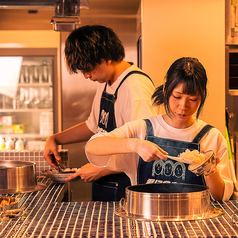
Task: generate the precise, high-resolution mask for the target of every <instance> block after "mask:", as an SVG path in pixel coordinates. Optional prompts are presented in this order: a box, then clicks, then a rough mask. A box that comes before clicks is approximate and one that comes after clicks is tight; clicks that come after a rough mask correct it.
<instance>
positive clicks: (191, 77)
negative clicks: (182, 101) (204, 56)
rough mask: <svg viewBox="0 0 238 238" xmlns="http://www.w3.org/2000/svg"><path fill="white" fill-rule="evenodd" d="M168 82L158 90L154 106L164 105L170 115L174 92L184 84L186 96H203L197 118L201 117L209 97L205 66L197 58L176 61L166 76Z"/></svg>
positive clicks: (153, 97)
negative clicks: (170, 99)
mask: <svg viewBox="0 0 238 238" xmlns="http://www.w3.org/2000/svg"><path fill="white" fill-rule="evenodd" d="M165 79H166V82H165V83H164V84H163V85H161V86H159V87H158V88H156V90H155V92H154V94H153V95H152V99H153V100H154V105H157V106H159V105H161V104H164V107H165V110H166V113H167V115H169V114H170V110H169V105H168V103H169V98H170V96H171V94H172V92H173V90H174V89H175V88H176V87H177V86H178V85H179V84H180V83H184V85H185V87H184V92H183V93H184V94H188V95H196V94H197V93H199V95H200V96H201V103H200V105H199V108H198V111H197V115H196V117H197V118H198V117H199V114H200V113H201V110H202V108H203V106H204V103H205V100H206V97H207V88H206V87H207V74H206V70H205V68H204V67H203V65H202V64H201V63H200V62H199V61H198V59H196V58H191V57H183V58H180V59H178V60H176V61H175V62H174V63H173V64H172V65H171V66H170V68H169V70H168V72H167V74H166V77H165Z"/></svg>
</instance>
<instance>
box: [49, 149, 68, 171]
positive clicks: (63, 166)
mask: <svg viewBox="0 0 238 238" xmlns="http://www.w3.org/2000/svg"><path fill="white" fill-rule="evenodd" d="M50 156H51V158H52V162H53V163H54V164H55V165H56V166H57V167H58V168H57V169H58V171H59V173H63V172H64V170H65V169H66V166H65V165H64V164H63V163H62V162H61V161H60V163H59V164H58V163H57V162H56V158H55V156H54V154H51V155H50Z"/></svg>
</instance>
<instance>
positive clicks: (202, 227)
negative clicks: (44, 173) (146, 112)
mask: <svg viewBox="0 0 238 238" xmlns="http://www.w3.org/2000/svg"><path fill="white" fill-rule="evenodd" d="M38 180H39V182H43V183H46V184H47V185H48V186H47V188H46V189H45V190H42V191H38V192H33V193H27V194H24V195H23V196H22V198H21V201H20V204H21V208H23V209H24V211H25V213H24V214H23V215H22V216H20V217H17V218H11V219H8V220H5V221H4V220H2V221H0V237H123V238H124V237H232V238H233V237H238V225H236V224H234V223H233V222H232V221H231V215H232V214H233V212H234V211H235V210H236V209H238V201H236V200H231V201H229V202H224V203H222V204H221V203H212V206H216V207H218V208H221V209H222V210H223V211H224V214H223V215H221V216H218V217H216V218H212V219H206V220H196V221H184V222H150V221H135V220H130V219H126V218H121V217H118V216H116V215H115V214H114V211H115V210H116V209H118V205H119V204H118V202H80V203H79V202H57V201H59V200H61V198H62V197H61V196H62V194H63V193H64V191H65V186H66V185H64V184H55V183H51V181H49V180H47V179H45V178H39V179H38ZM82 192H83V191H82Z"/></svg>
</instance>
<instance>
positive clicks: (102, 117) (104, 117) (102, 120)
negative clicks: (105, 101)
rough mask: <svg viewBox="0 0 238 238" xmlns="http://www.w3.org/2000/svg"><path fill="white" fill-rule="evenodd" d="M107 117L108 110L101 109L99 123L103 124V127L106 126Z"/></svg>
mask: <svg viewBox="0 0 238 238" xmlns="http://www.w3.org/2000/svg"><path fill="white" fill-rule="evenodd" d="M108 118H109V112H105V111H104V110H102V111H101V115H100V121H99V123H101V124H102V125H104V126H105V128H107V123H108Z"/></svg>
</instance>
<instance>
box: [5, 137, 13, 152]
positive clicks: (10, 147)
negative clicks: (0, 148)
mask: <svg viewBox="0 0 238 238" xmlns="http://www.w3.org/2000/svg"><path fill="white" fill-rule="evenodd" d="M5 149H6V150H14V141H13V140H12V139H11V137H9V138H8V140H7V141H6V143H5Z"/></svg>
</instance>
